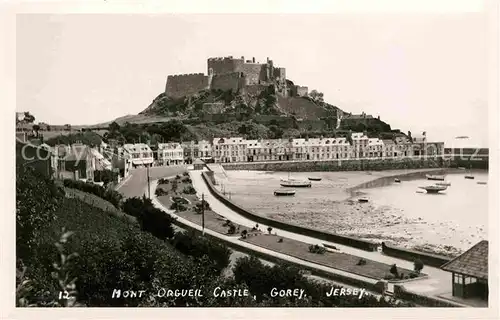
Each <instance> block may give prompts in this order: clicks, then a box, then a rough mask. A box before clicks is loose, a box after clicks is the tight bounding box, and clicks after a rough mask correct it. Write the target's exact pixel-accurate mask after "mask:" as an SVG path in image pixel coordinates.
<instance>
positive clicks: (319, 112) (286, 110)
mask: <svg viewBox="0 0 500 320" xmlns="http://www.w3.org/2000/svg"><path fill="white" fill-rule="evenodd" d="M338 112H342V111H341V110H340V109H338V108H336V107H333V106H331V105H328V104H322V105H320V104H318V103H315V102H313V101H312V100H311V99H310V98H308V97H283V96H281V95H280V94H278V93H276V91H275V88H274V86H266V87H263V88H261V89H260V90H256V91H253V92H238V93H235V91H233V90H226V91H223V90H219V89H212V90H201V91H198V92H196V93H194V94H192V95H190V96H184V97H179V98H172V97H169V96H167V95H166V94H165V93H162V94H160V95H159V96H158V97H157V98H155V99H154V100H153V102H152V103H151V104H150V105H149V106H148V107H147V108H146V109H145V110H144V111H142V112H141V113H140V114H141V115H150V116H171V117H183V116H184V117H191V118H192V117H200V116H203V115H207V114H212V115H213V114H245V115H248V116H266V115H267V116H282V117H287V116H294V117H296V118H300V119H310V120H314V119H320V118H324V117H336V116H337V113H338Z"/></svg>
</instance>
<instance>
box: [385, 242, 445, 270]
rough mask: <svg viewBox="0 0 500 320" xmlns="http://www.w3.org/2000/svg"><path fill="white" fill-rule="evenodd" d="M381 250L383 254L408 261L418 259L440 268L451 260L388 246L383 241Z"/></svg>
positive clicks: (425, 263)
mask: <svg viewBox="0 0 500 320" xmlns="http://www.w3.org/2000/svg"><path fill="white" fill-rule="evenodd" d="M382 252H383V253H384V254H385V255H388V256H391V257H396V258H400V259H404V260H409V261H415V260H416V259H420V260H421V261H422V262H423V263H424V265H428V266H431V267H435V268H440V267H441V266H442V265H443V264H445V263H446V262H448V261H450V260H451V258H448V257H445V256H440V255H437V254H431V253H423V252H418V251H414V250H408V249H402V248H397V247H392V246H388V245H386V244H385V243H384V242H382Z"/></svg>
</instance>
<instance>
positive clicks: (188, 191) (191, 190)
mask: <svg viewBox="0 0 500 320" xmlns="http://www.w3.org/2000/svg"><path fill="white" fill-rule="evenodd" d="M182 192H183V193H185V194H196V189H195V188H193V187H192V186H187V187H185V188H184V190H182Z"/></svg>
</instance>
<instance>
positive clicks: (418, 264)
mask: <svg viewBox="0 0 500 320" xmlns="http://www.w3.org/2000/svg"><path fill="white" fill-rule="evenodd" d="M423 268H424V263H423V262H422V260H420V259H416V260H415V261H414V262H413V270H415V271H416V272H417V273H420V272H421V271H422V269H423Z"/></svg>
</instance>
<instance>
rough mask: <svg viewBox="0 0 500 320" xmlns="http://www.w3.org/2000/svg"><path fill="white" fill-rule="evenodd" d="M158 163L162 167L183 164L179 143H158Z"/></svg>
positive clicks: (182, 149) (182, 151)
mask: <svg viewBox="0 0 500 320" xmlns="http://www.w3.org/2000/svg"><path fill="white" fill-rule="evenodd" d="M158 162H159V164H160V165H162V166H165V165H171V164H182V163H184V148H183V147H182V146H181V144H180V143H158Z"/></svg>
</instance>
